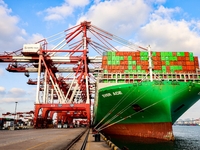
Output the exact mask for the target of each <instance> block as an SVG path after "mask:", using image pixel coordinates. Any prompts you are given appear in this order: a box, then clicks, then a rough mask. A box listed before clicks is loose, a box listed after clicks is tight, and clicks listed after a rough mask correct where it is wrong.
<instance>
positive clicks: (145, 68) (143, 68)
mask: <svg viewBox="0 0 200 150" xmlns="http://www.w3.org/2000/svg"><path fill="white" fill-rule="evenodd" d="M141 68H142V70H147V69H148V68H149V66H142V67H141Z"/></svg>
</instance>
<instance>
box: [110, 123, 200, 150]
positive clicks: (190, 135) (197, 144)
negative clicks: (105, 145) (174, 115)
mask: <svg viewBox="0 0 200 150" xmlns="http://www.w3.org/2000/svg"><path fill="white" fill-rule="evenodd" d="M173 133H174V136H175V140H174V141H163V140H157V139H146V138H138V137H123V136H120V137H119V136H110V138H111V140H112V142H113V143H114V144H115V145H117V146H118V147H119V148H121V149H124V150H125V149H128V150H200V126H173ZM122 139H123V140H122Z"/></svg>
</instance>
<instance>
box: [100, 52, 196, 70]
mask: <svg viewBox="0 0 200 150" xmlns="http://www.w3.org/2000/svg"><path fill="white" fill-rule="evenodd" d="M151 55H152V65H153V72H154V73H195V72H196V68H199V62H198V57H194V56H193V53H192V52H151ZM102 68H103V72H104V73H148V72H149V56H148V52H130V51H129V52H127V51H120V52H119V51H118V52H113V51H108V52H104V54H103V61H102Z"/></svg>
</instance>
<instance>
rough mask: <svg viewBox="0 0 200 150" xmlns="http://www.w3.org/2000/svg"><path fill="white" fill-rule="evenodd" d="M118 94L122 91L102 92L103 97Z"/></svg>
mask: <svg viewBox="0 0 200 150" xmlns="http://www.w3.org/2000/svg"><path fill="white" fill-rule="evenodd" d="M116 95H122V91H115V92H113V93H106V94H102V97H103V98H106V97H110V96H116Z"/></svg>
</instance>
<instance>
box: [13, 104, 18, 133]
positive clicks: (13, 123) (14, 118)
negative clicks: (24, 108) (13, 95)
mask: <svg viewBox="0 0 200 150" xmlns="http://www.w3.org/2000/svg"><path fill="white" fill-rule="evenodd" d="M17 103H18V102H15V115H14V123H13V130H15V117H16V110H17Z"/></svg>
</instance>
